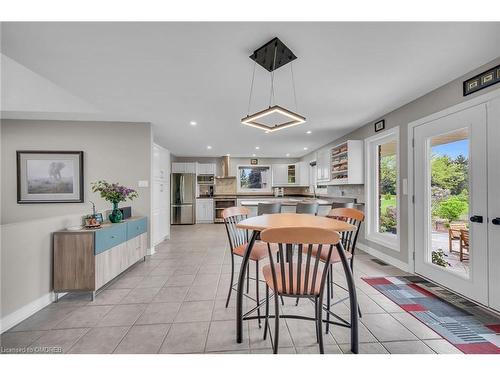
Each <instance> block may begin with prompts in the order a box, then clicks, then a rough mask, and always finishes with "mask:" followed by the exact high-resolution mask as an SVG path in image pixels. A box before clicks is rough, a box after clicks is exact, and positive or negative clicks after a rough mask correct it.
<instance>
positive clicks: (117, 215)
mask: <svg viewBox="0 0 500 375" xmlns="http://www.w3.org/2000/svg"><path fill="white" fill-rule="evenodd" d="M108 218H109V221H111V222H112V223H119V222H120V221H122V218H123V215H122V212H121V211H120V210H119V209H118V202H113V211H111V214H110V215H109V216H108Z"/></svg>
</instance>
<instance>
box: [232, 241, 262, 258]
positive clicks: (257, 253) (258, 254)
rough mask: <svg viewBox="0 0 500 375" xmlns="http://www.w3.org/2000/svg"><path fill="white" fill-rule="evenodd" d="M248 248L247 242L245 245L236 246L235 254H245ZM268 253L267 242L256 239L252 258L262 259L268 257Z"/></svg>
mask: <svg viewBox="0 0 500 375" xmlns="http://www.w3.org/2000/svg"><path fill="white" fill-rule="evenodd" d="M246 249H247V244H246V243H244V244H243V245H240V246H238V247H235V248H234V249H233V254H235V255H239V256H240V257H242V256H243V255H244V254H245V251H246ZM267 255H268V252H267V243H265V242H262V241H255V242H254V244H253V248H252V252H251V254H250V259H251V260H261V259H264V258H266V257H267Z"/></svg>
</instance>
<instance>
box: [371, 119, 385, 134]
mask: <svg viewBox="0 0 500 375" xmlns="http://www.w3.org/2000/svg"><path fill="white" fill-rule="evenodd" d="M374 128H375V133H376V132H379V131H381V130H384V129H385V120H380V121H377V122H376V123H375V124H374Z"/></svg>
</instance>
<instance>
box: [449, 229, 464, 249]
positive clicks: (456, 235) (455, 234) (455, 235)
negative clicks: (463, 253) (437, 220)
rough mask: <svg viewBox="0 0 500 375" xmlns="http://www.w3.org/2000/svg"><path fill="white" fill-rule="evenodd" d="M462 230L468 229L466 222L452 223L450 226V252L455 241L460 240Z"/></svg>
mask: <svg viewBox="0 0 500 375" xmlns="http://www.w3.org/2000/svg"><path fill="white" fill-rule="evenodd" d="M461 230H467V226H466V225H465V223H450V227H449V228H448V242H449V247H450V253H452V252H453V241H458V242H460V231H461ZM455 252H456V251H455Z"/></svg>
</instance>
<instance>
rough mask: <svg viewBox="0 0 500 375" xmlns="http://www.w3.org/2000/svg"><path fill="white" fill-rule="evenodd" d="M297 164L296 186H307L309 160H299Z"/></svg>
mask: <svg viewBox="0 0 500 375" xmlns="http://www.w3.org/2000/svg"><path fill="white" fill-rule="evenodd" d="M297 165H298V173H299V175H298V184H297V185H298V186H309V162H306V161H301V162H299V163H297Z"/></svg>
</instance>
